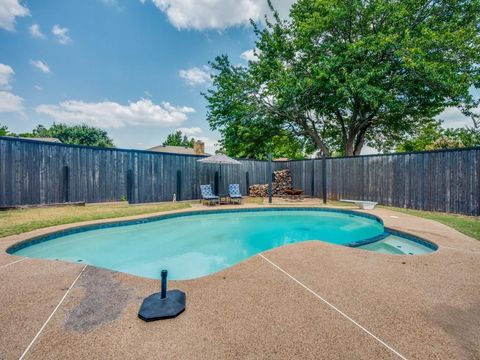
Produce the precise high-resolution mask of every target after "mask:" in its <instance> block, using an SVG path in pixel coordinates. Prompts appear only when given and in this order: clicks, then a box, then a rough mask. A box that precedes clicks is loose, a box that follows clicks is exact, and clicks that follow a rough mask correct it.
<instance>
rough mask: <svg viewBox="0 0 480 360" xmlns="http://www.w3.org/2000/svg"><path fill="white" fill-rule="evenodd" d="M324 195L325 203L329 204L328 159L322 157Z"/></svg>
mask: <svg viewBox="0 0 480 360" xmlns="http://www.w3.org/2000/svg"><path fill="white" fill-rule="evenodd" d="M322 195H323V203H324V204H326V203H327V158H326V157H325V154H323V155H322Z"/></svg>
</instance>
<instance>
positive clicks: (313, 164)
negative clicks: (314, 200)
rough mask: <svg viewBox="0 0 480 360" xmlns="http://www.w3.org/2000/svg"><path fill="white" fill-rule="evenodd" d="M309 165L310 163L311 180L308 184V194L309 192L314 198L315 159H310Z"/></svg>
mask: <svg viewBox="0 0 480 360" xmlns="http://www.w3.org/2000/svg"><path fill="white" fill-rule="evenodd" d="M311 163H312V176H311V178H310V180H311V182H310V192H311V195H312V197H314V196H315V159H313V158H312V160H311Z"/></svg>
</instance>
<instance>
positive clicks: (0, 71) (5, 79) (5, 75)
mask: <svg viewBox="0 0 480 360" xmlns="http://www.w3.org/2000/svg"><path fill="white" fill-rule="evenodd" d="M14 74H15V71H13V69H12V68H11V67H10V66H8V65H5V64H1V63H0V89H9V88H10V80H11V78H12V76H13V75H14Z"/></svg>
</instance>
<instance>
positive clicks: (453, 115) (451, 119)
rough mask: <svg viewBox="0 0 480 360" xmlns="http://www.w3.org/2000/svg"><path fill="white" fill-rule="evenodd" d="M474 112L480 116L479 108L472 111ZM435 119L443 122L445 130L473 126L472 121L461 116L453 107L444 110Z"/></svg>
mask: <svg viewBox="0 0 480 360" xmlns="http://www.w3.org/2000/svg"><path fill="white" fill-rule="evenodd" d="M474 112H476V113H478V114H480V108H478V109H476V110H474ZM437 118H438V119H441V120H443V127H446V128H460V127H465V126H472V125H473V121H472V119H471V118H469V117H467V116H465V115H463V114H462V112H461V111H460V110H459V109H458V108H455V107H450V108H446V109H445V110H444V111H443V112H442V113H441V114H440V115H438V116H437Z"/></svg>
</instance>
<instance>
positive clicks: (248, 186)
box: [245, 171, 250, 196]
mask: <svg viewBox="0 0 480 360" xmlns="http://www.w3.org/2000/svg"><path fill="white" fill-rule="evenodd" d="M245 180H246V183H247V195H248V196H250V176H249V174H248V171H247V172H246V173H245Z"/></svg>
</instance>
